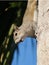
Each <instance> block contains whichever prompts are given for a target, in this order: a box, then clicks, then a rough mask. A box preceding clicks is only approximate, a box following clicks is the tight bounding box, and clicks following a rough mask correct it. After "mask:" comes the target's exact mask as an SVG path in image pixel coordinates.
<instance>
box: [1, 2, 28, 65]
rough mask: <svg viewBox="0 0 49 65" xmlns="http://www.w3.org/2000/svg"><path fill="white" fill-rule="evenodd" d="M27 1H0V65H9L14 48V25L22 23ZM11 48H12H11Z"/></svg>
mask: <svg viewBox="0 0 49 65" xmlns="http://www.w3.org/2000/svg"><path fill="white" fill-rule="evenodd" d="M26 5H27V2H0V65H10V64H11V61H12V56H13V53H14V49H15V48H16V47H17V45H15V44H14V41H13V30H14V26H15V25H17V26H20V25H21V24H22V19H23V15H24V12H25V9H26ZM11 49H12V50H11Z"/></svg>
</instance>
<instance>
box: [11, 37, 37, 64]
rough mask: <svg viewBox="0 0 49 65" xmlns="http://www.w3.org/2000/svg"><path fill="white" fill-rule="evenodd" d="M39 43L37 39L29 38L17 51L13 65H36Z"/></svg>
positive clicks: (20, 44) (21, 43) (19, 45)
mask: <svg viewBox="0 0 49 65" xmlns="http://www.w3.org/2000/svg"><path fill="white" fill-rule="evenodd" d="M36 51H37V43H36V39H35V38H30V37H27V38H25V40H24V41H23V42H20V43H19V44H18V46H17V49H15V52H14V55H13V60H12V64H11V65H36V64H37V52H36Z"/></svg>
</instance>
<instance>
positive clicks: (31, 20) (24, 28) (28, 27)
mask: <svg viewBox="0 0 49 65" xmlns="http://www.w3.org/2000/svg"><path fill="white" fill-rule="evenodd" d="M36 3H37V1H36V0H28V3H27V8H26V11H25V14H24V17H23V23H22V25H21V26H20V27H16V30H15V31H14V33H13V34H14V35H13V39H14V41H15V43H16V44H17V43H18V42H20V41H23V40H24V39H25V38H26V37H35V30H36V25H37V11H36Z"/></svg>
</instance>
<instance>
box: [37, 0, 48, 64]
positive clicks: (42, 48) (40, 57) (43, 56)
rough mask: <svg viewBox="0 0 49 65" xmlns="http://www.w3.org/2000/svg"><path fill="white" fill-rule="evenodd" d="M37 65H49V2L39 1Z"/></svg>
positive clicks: (46, 0)
mask: <svg viewBox="0 0 49 65" xmlns="http://www.w3.org/2000/svg"><path fill="white" fill-rule="evenodd" d="M38 10H39V13H38V28H37V42H38V43H37V65H49V0H39V5H38Z"/></svg>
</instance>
